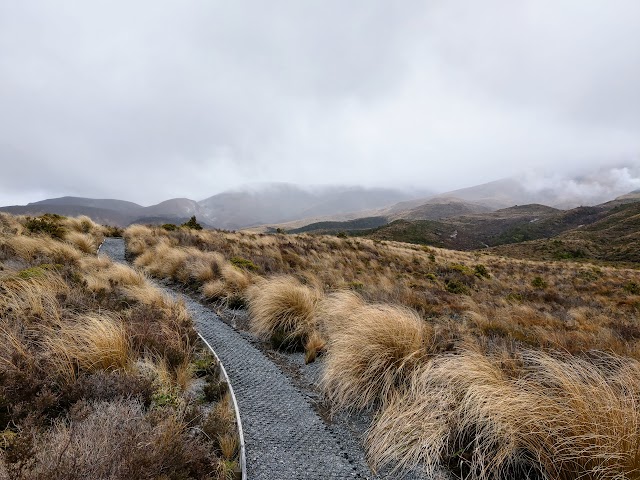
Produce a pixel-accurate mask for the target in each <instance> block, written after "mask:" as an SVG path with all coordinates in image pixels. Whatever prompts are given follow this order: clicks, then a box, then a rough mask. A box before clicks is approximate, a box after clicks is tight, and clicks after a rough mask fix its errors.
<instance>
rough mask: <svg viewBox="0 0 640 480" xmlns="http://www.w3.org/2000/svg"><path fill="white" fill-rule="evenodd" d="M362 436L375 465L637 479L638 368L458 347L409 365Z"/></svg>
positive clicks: (608, 360)
mask: <svg viewBox="0 0 640 480" xmlns="http://www.w3.org/2000/svg"><path fill="white" fill-rule="evenodd" d="M408 385H409V387H408V388H407V389H406V390H404V391H398V392H397V393H396V394H395V395H394V396H393V397H392V398H391V399H390V401H389V402H388V404H387V406H386V408H385V409H384V410H382V412H381V414H380V415H379V416H378V418H377V419H376V421H375V422H374V424H373V426H372V429H371V430H370V432H369V437H368V439H367V447H368V454H369V457H370V459H371V461H372V463H373V465H374V466H376V467H381V466H383V465H393V466H394V467H395V469H402V468H405V467H412V466H414V465H417V464H422V465H424V467H425V470H426V471H427V473H430V474H433V473H435V472H436V471H437V470H438V468H439V466H440V465H441V464H442V463H443V462H444V463H449V464H450V466H452V467H453V468H454V470H456V471H457V472H458V473H459V474H460V475H462V476H463V477H464V478H473V479H489V478H490V479H511V478H558V479H576V478H587V479H596V478H598V479H602V478H606V479H613V478H638V477H639V475H640V470H639V469H640V436H639V435H640V410H639V409H638V395H639V394H640V364H639V363H638V362H637V361H635V360H630V359H626V358H622V357H617V356H613V355H602V354H601V356H600V357H599V358H597V359H586V358H577V357H571V356H568V355H552V354H548V353H543V352H536V351H531V350H527V351H522V352H520V353H519V354H518V355H516V356H515V357H511V358H509V357H508V356H507V357H504V356H503V357H501V358H500V357H498V356H497V355H486V354H484V353H481V352H479V351H477V350H463V351H460V352H458V353H456V354H449V355H443V356H440V357H437V358H435V359H434V360H432V361H431V362H429V363H427V364H425V365H423V366H422V367H421V368H420V369H417V370H415V371H414V372H413V373H412V374H411V375H410V376H409V377H408Z"/></svg>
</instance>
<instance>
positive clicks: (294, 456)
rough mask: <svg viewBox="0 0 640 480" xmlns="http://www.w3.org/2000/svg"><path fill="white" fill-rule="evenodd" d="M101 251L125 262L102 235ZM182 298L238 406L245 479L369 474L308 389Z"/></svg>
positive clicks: (114, 242) (117, 243)
mask: <svg viewBox="0 0 640 480" xmlns="http://www.w3.org/2000/svg"><path fill="white" fill-rule="evenodd" d="M100 253H101V254H103V255H107V256H109V257H111V258H112V259H113V260H116V261H119V262H126V260H125V251H124V241H123V240H122V239H118V238H107V239H106V240H105V242H104V244H103V245H102V247H101V249H100ZM170 293H172V295H174V296H177V297H179V298H182V299H183V300H184V302H185V304H186V306H187V308H188V309H189V311H190V312H191V314H192V316H193V318H194V321H195V324H196V328H197V330H198V331H199V332H200V334H201V335H202V336H203V337H204V338H205V339H206V340H207V341H208V342H209V343H210V344H211V346H212V347H213V349H214V350H215V351H216V353H217V354H218V356H219V357H220V359H221V361H222V363H223V364H224V366H225V368H226V370H227V373H228V375H229V378H230V380H231V384H232V386H233V389H234V391H235V394H236V398H237V401H238V405H239V407H240V416H241V418H242V426H243V429H244V434H245V443H246V451H247V476H248V478H249V479H250V480H263V479H264V480H266V479H269V480H288V479H318V480H320V479H322V480H325V479H327V480H328V479H348V478H374V476H373V475H372V474H371V472H370V470H369V468H368V467H367V465H366V462H365V460H364V455H363V453H362V449H361V448H359V447H358V446H356V445H355V441H354V440H353V438H352V435H350V434H349V432H347V431H345V430H344V428H343V427H342V426H340V425H338V424H332V423H328V422H327V423H325V421H323V420H322V419H321V418H320V417H319V416H318V414H317V413H316V412H315V410H314V409H313V407H312V405H311V402H312V401H313V399H312V397H311V396H310V395H309V393H308V392H307V393H305V392H304V391H302V390H300V389H299V388H298V387H296V386H295V385H294V384H293V383H292V382H291V380H290V379H289V377H287V376H286V375H285V374H284V373H283V372H282V370H281V369H280V368H279V367H278V366H277V365H276V364H275V363H274V362H272V361H271V360H269V359H268V358H267V357H266V356H265V355H264V354H263V353H262V352H261V351H260V350H258V349H257V348H256V347H255V346H254V345H252V344H251V342H250V339H249V338H247V337H246V336H243V335H242V334H241V333H239V332H236V331H235V330H234V329H233V328H231V327H230V326H229V325H227V324H226V323H224V322H223V321H221V320H220V319H219V318H218V316H217V315H216V314H215V313H214V312H212V311H211V310H210V309H208V308H206V307H204V306H203V305H201V304H200V303H198V302H196V301H194V300H193V299H191V298H189V297H187V296H185V295H182V294H180V293H178V292H175V291H173V290H170Z"/></svg>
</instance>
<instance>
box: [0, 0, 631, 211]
mask: <svg viewBox="0 0 640 480" xmlns="http://www.w3.org/2000/svg"><path fill="white" fill-rule="evenodd" d="M638 18H640V4H639V3H638V2H634V1H632V0H611V1H606V2H605V1H604V0H602V1H601V0H596V1H594V2H584V1H579V0H566V1H562V2H553V1H551V0H525V1H522V2H512V1H508V0H488V1H484V2H472V1H470V0H467V1H463V0H452V1H447V2H445V1H434V2H419V1H417V0H416V1H406V2H402V3H400V4H398V3H396V4H393V5H392V4H391V3H389V2H383V1H376V0H374V1H371V0H355V1H352V2H347V3H345V2H338V1H337V0H323V1H320V0H312V1H309V2H295V1H285V0H277V1H275V2H260V1H258V0H245V1H239V2H225V1H222V0H212V1H208V2H201V1H187V2H170V1H166V0H154V1H151V0H143V1H139V2H133V3H132V2H124V1H122V0H115V1H106V0H98V1H95V2H82V1H80V0H70V1H68V2H64V3H63V4H59V3H55V4H54V3H51V2H48V1H45V0H34V1H29V2H9V1H5V2H2V3H0V105H2V110H1V111H0V162H1V165H2V171H1V173H0V204H8V203H15V202H17V201H18V199H19V200H20V201H23V200H24V198H26V197H30V195H31V193H29V192H32V194H33V195H34V197H33V198H31V199H32V200H37V199H39V198H37V197H35V195H36V194H37V195H40V194H42V195H45V196H52V195H55V194H61V193H66V194H73V195H82V196H89V197H121V198H125V199H130V200H133V201H138V202H140V203H143V204H149V203H153V202H157V201H160V200H164V199H166V198H168V197H169V196H188V197H191V198H195V199H200V198H204V197H207V196H209V195H211V194H213V193H216V192H218V191H221V190H223V189H226V188H230V187H233V186H234V185H237V184H239V183H250V182H264V181H287V182H295V183H300V184H307V185H309V184H319V183H325V184H331V183H333V184H362V185H378V186H416V187H421V188H431V189H436V190H440V191H442V190H448V189H454V188H457V187H461V186H467V185H472V184H477V183H481V182H484V181H490V180H493V179H496V178H501V177H505V176H510V175H518V174H522V173H523V172H527V171H530V170H536V171H541V172H544V176H546V177H549V178H551V179H554V178H571V177H572V176H573V175H574V174H581V173H582V172H583V171H585V170H589V169H591V170H599V169H602V168H604V167H607V168H608V167H610V166H612V165H613V166H620V165H623V166H627V167H629V170H628V171H629V172H632V171H634V170H633V168H635V167H637V166H638V154H640V135H638V132H639V131H640V95H638V94H637V85H639V84H640V49H638V48H637V45H640V29H638V28H637V19H638ZM550 181H555V180H550ZM627 184H628V185H631V186H632V185H635V184H634V183H633V181H632V180H629V181H627V183H624V182H622V183H620V185H627ZM580 185H582V184H580ZM591 185H592V188H594V189H598V188H600V187H598V185H597V184H595V183H592V184H591ZM567 188H573V187H571V186H570V185H569V186H568V187H567ZM576 188H577V187H576ZM580 188H582V187H580Z"/></svg>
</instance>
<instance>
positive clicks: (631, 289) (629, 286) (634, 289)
mask: <svg viewBox="0 0 640 480" xmlns="http://www.w3.org/2000/svg"><path fill="white" fill-rule="evenodd" d="M622 288H624V290H625V292H628V293H631V294H632V295H638V294H640V284H638V283H637V282H629V283H626V284H625V285H624V287H622Z"/></svg>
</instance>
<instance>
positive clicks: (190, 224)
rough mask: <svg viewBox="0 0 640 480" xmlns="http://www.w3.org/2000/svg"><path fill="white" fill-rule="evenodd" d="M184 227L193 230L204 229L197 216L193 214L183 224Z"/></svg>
mask: <svg viewBox="0 0 640 480" xmlns="http://www.w3.org/2000/svg"><path fill="white" fill-rule="evenodd" d="M181 226H182V227H187V228H190V229H191V230H202V225H200V224H199V223H198V221H197V220H196V216H195V215H194V216H192V217H191V218H190V219H189V221H187V222H185V223H183V224H182V225H181Z"/></svg>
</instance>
